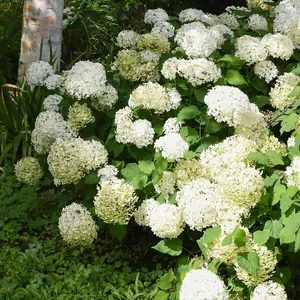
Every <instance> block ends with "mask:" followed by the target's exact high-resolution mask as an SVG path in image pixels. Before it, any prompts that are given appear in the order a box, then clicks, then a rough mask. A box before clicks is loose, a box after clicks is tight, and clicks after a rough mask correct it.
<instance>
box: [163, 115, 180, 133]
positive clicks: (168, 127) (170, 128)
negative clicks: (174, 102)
mask: <svg viewBox="0 0 300 300" xmlns="http://www.w3.org/2000/svg"><path fill="white" fill-rule="evenodd" d="M180 128H181V124H180V123H179V122H178V120H177V118H169V119H167V121H166V122H165V124H164V127H163V132H164V134H169V133H178V132H179V131H180Z"/></svg>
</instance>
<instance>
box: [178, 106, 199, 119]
mask: <svg viewBox="0 0 300 300" xmlns="http://www.w3.org/2000/svg"><path fill="white" fill-rule="evenodd" d="M198 114H199V109H198V107H197V106H195V105H190V106H186V107H184V108H182V109H181V110H180V112H179V113H178V116H177V119H178V121H183V120H189V119H193V118H195V117H196V116H197V115H198Z"/></svg>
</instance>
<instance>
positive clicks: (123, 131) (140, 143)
mask: <svg viewBox="0 0 300 300" xmlns="http://www.w3.org/2000/svg"><path fill="white" fill-rule="evenodd" d="M115 124H116V131H115V132H116V136H115V138H116V141H117V142H118V143H122V144H134V145H136V146H137V147H138V148H142V147H147V146H149V145H152V144H153V139H154V134H155V132H154V129H153V128H152V125H151V123H150V122H149V121H148V120H136V121H134V122H133V121H132V110H131V109H130V107H128V106H126V107H125V108H122V109H120V110H118V111H117V112H116V115H115Z"/></svg>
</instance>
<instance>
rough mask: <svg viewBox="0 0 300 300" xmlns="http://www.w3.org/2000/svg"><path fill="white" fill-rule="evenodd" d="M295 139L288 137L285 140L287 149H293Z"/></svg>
mask: <svg viewBox="0 0 300 300" xmlns="http://www.w3.org/2000/svg"><path fill="white" fill-rule="evenodd" d="M295 143H296V139H295V137H293V136H290V137H289V138H288V140H287V143H286V144H287V146H288V147H295Z"/></svg>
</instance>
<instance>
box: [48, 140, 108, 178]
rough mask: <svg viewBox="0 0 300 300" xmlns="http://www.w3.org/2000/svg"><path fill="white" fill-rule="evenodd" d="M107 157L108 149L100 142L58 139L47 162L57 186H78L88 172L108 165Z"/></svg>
mask: <svg viewBox="0 0 300 300" xmlns="http://www.w3.org/2000/svg"><path fill="white" fill-rule="evenodd" d="M107 156H108V153H107V151H106V149H105V148H104V146H103V145H102V144H101V143H100V142H98V141H94V140H92V141H85V140H83V139H81V138H74V139H68V140H61V139H58V140H56V142H55V143H54V144H53V145H52V147H51V150H50V152H49V155H48V158H47V162H48V165H49V171H50V173H51V174H52V176H53V177H54V180H55V182H56V183H57V184H69V183H75V184H76V183H78V181H79V180H80V179H81V178H82V177H84V176H85V175H86V174H87V173H88V172H90V171H91V170H96V169H98V168H100V167H101V166H103V165H104V164H106V162H107Z"/></svg>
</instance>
